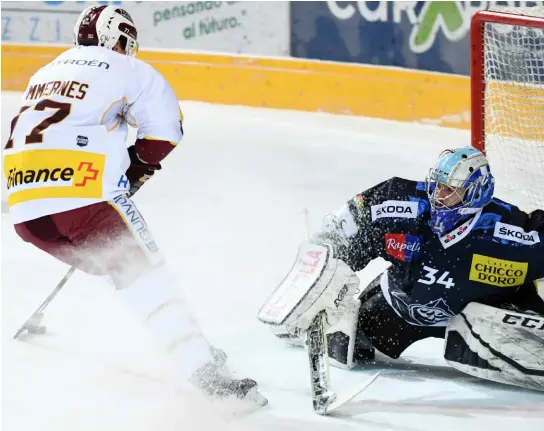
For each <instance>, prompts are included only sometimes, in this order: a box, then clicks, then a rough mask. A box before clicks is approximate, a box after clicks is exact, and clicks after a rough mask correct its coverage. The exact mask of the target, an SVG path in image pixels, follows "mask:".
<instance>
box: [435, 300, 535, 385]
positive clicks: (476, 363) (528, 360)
mask: <svg viewBox="0 0 544 431" xmlns="http://www.w3.org/2000/svg"><path fill="white" fill-rule="evenodd" d="M444 357H445V359H446V362H447V363H448V364H449V365H450V366H452V367H453V368H456V369H458V370H460V371H463V372H464V373H467V374H470V375H471V376H476V377H479V378H481V379H486V380H492V381H495V382H501V383H506V384H510V385H515V386H521V387H526V388H532V389H539V390H544V316H540V315H536V314H529V313H527V312H517V311H510V310H504V309H500V308H495V307H491V306H488V305H482V304H479V303H476V302H472V303H470V304H468V305H467V306H466V307H465V308H464V309H463V311H462V312H461V313H460V314H459V315H457V316H455V317H454V318H452V319H451V320H450V321H449V323H448V327H447V328H446V340H445V348H444Z"/></svg>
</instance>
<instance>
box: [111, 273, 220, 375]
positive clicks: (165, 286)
mask: <svg viewBox="0 0 544 431" xmlns="http://www.w3.org/2000/svg"><path fill="white" fill-rule="evenodd" d="M118 292H119V293H120V295H121V297H122V298H123V300H124V301H125V303H126V304H127V305H128V306H129V307H130V308H131V309H132V310H133V311H134V312H135V313H136V314H137V315H138V316H139V317H140V319H141V320H143V321H144V322H145V323H146V325H147V326H148V328H149V329H151V331H152V332H153V334H154V335H155V336H156V337H157V338H158V341H159V342H160V344H161V345H163V346H164V348H165V349H166V351H167V352H168V353H169V354H170V356H171V357H172V358H173V360H174V365H175V366H176V368H177V370H178V372H179V373H180V375H181V378H182V379H183V380H184V381H188V380H189V379H190V377H191V376H192V375H193V374H194V372H195V371H196V370H197V369H198V368H200V367H202V366H203V365H204V364H206V363H208V362H212V361H213V357H212V354H211V351H210V345H209V343H208V341H207V340H206V338H205V337H204V335H203V334H202V332H201V330H200V327H199V326H198V323H197V322H196V320H195V319H194V318H193V316H192V315H191V312H190V311H189V308H188V306H187V303H186V302H185V300H184V298H183V294H182V290H181V286H180V285H179V282H178V281H177V279H176V278H175V277H174V275H173V274H171V273H170V272H169V271H168V269H167V268H166V267H164V266H163V267H159V268H155V269H153V270H152V271H150V272H148V273H146V274H144V275H142V276H140V277H139V278H138V279H137V280H136V281H135V282H134V283H133V284H131V285H130V286H129V287H127V288H125V289H121V290H119V291H118Z"/></svg>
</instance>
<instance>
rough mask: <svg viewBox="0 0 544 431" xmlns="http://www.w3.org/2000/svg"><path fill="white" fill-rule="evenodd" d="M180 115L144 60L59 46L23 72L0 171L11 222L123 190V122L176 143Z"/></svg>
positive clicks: (149, 141)
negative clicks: (28, 73) (25, 79)
mask: <svg viewBox="0 0 544 431" xmlns="http://www.w3.org/2000/svg"><path fill="white" fill-rule="evenodd" d="M181 121H182V116H181V111H180V109H179V104H178V101H177V98H176V95H175V93H174V91H173V90H172V88H171V86H170V85H169V84H168V82H167V81H166V80H165V79H164V77H163V76H162V75H161V74H160V73H159V72H157V71H156V70H155V69H154V68H153V67H151V66H150V65H148V64H146V63H144V62H143V61H141V60H138V59H136V58H133V57H129V56H126V55H122V54H119V53H117V52H114V51H111V50H109V49H106V48H102V47H95V46H79V47H75V48H72V49H69V50H68V51H66V52H64V53H62V54H61V55H60V56H59V57H57V58H56V59H55V60H54V61H52V62H51V63H49V64H48V65H46V66H44V67H43V68H41V69H40V70H39V71H38V72H37V73H36V74H35V75H34V76H33V77H32V78H31V79H30V82H29V84H28V87H27V89H26V91H25V94H24V96H23V106H22V108H21V110H20V112H19V115H18V116H16V117H15V118H14V119H13V121H12V123H11V135H10V138H9V140H8V142H7V145H6V149H5V151H4V175H5V177H6V180H7V195H8V204H9V207H10V212H11V215H12V221H13V223H21V222H24V221H26V220H31V219H35V218H38V217H42V216H44V215H49V214H54V213H59V212H63V211H67V210H70V209H74V208H79V207H82V206H86V205H90V204H93V203H97V202H101V201H106V200H110V199H112V198H114V197H115V196H117V195H119V194H121V193H124V192H126V191H127V190H128V188H129V184H128V180H127V178H126V176H125V172H126V170H127V168H128V166H129V164H130V159H129V157H128V152H127V144H126V138H127V135H128V125H130V126H133V127H136V128H138V132H137V138H138V139H139V140H142V142H145V143H146V144H145V145H147V146H153V145H154V142H162V143H163V144H164V143H165V141H166V145H169V144H168V142H169V143H170V144H171V145H172V146H175V145H176V144H177V143H178V142H179V141H180V140H181V138H182V129H181ZM156 145H158V144H156ZM146 151H147V152H148V153H149V154H153V148H151V151H150V150H149V148H148V149H147V150H146ZM163 153H164V151H163ZM143 160H144V161H147V160H145V158H144V159H143ZM155 162H157V160H155V161H153V163H155Z"/></svg>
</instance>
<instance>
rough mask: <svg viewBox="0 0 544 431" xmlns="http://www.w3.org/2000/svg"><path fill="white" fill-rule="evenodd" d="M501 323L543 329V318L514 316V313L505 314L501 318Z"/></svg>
mask: <svg viewBox="0 0 544 431" xmlns="http://www.w3.org/2000/svg"><path fill="white" fill-rule="evenodd" d="M502 321H503V323H506V324H507V325H512V326H522V327H523V328H529V329H538V330H540V331H544V319H537V318H535V317H527V316H516V315H515V314H505V315H504V317H503V318H502Z"/></svg>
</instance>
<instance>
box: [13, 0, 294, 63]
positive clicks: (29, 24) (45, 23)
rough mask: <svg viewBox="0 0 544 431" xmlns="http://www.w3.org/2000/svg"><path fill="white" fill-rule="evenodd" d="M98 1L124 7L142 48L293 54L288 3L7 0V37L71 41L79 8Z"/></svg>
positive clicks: (18, 39) (58, 41)
mask: <svg viewBox="0 0 544 431" xmlns="http://www.w3.org/2000/svg"><path fill="white" fill-rule="evenodd" d="M93 4H112V5H117V6H120V7H123V8H125V9H126V10H127V11H128V13H129V14H130V15H131V17H132V19H133V20H134V22H135V24H136V27H137V29H138V39H139V42H140V47H141V48H143V49H153V48H161V49H183V50H205V51H215V52H222V53H233V54H236V53H238V54H257V55H274V56H278V55H288V54H289V2H285V1H278V2H276V1H274V2H267V1H251V2H239V1H228V2H212V1H198V2H185V1H176V2H161V1H145V2H143V1H136V2H127V1H125V2H122V1H112V2H85V1H76V2H72V1H41V2H10V1H4V2H2V42H14V43H44V42H45V43H47V42H49V43H56V44H72V43H73V28H74V24H75V22H76V19H77V17H78V15H79V13H80V12H81V11H82V10H83V9H84V8H85V7H87V6H90V5H93Z"/></svg>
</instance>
